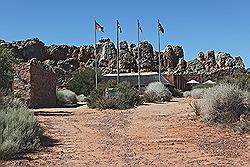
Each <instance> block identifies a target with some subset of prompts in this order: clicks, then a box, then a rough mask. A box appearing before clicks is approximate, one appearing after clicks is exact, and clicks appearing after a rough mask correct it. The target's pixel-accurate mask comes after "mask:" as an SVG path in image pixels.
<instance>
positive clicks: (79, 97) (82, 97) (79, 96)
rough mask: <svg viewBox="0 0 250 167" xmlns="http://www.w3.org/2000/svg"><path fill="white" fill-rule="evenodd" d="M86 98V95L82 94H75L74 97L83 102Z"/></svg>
mask: <svg viewBox="0 0 250 167" xmlns="http://www.w3.org/2000/svg"><path fill="white" fill-rule="evenodd" d="M86 98H87V97H86V96H84V95H83V94H81V95H78V96H76V99H77V101H78V102H85V101H86Z"/></svg>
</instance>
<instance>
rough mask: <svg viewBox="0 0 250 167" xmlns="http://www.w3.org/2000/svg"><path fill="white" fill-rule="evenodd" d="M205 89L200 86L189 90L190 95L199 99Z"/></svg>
mask: <svg viewBox="0 0 250 167" xmlns="http://www.w3.org/2000/svg"><path fill="white" fill-rule="evenodd" d="M205 91H206V88H203V89H202V88H201V89H193V90H191V91H190V95H191V96H192V97H193V98H197V99H200V98H202V97H203V95H204V93H205Z"/></svg>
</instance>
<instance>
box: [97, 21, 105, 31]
mask: <svg viewBox="0 0 250 167" xmlns="http://www.w3.org/2000/svg"><path fill="white" fill-rule="evenodd" d="M95 29H96V30H98V31H101V32H104V28H103V27H102V26H101V25H100V24H98V23H97V22H95Z"/></svg>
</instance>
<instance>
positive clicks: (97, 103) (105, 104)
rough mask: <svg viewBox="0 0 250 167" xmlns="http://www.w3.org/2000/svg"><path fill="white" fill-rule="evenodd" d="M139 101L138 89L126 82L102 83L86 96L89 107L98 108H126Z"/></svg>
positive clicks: (137, 103)
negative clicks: (115, 83)
mask: <svg viewBox="0 0 250 167" xmlns="http://www.w3.org/2000/svg"><path fill="white" fill-rule="evenodd" d="M140 103H141V98H140V96H139V93H138V91H137V90H136V89H135V88H133V87H131V86H130V85H128V84H125V83H121V84H117V85H108V84H103V85H101V86H100V88H99V89H98V90H94V91H92V92H91V93H90V95H89V96H88V98H87V105H88V106H89V107H90V108H99V109H128V108H132V107H134V106H136V105H139V104H140Z"/></svg>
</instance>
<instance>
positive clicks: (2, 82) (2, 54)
mask: <svg viewBox="0 0 250 167" xmlns="http://www.w3.org/2000/svg"><path fill="white" fill-rule="evenodd" d="M16 62H17V61H16V59H15V57H14V54H13V52H12V51H11V50H10V49H7V48H3V47H0V76H1V78H0V89H8V88H9V85H10V81H11V80H12V78H13V69H12V65H13V64H14V63H16Z"/></svg>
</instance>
